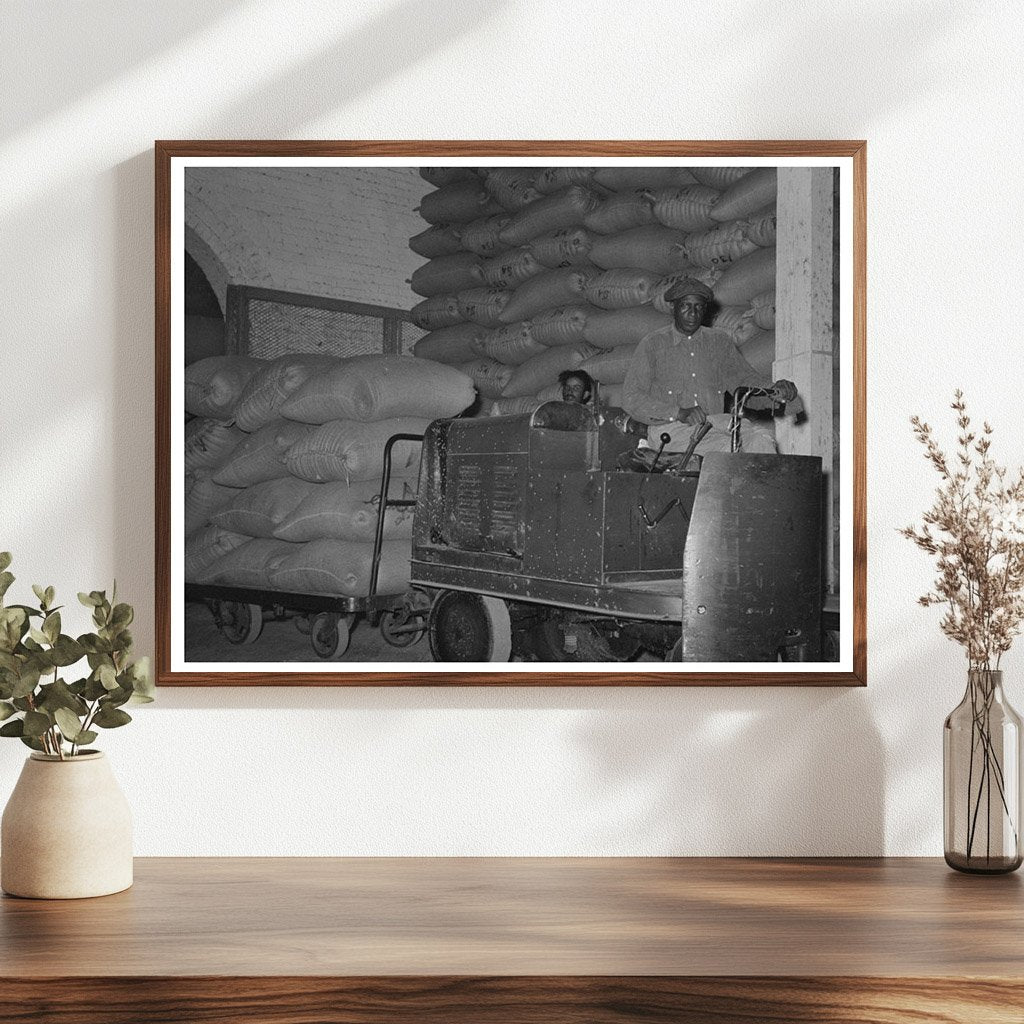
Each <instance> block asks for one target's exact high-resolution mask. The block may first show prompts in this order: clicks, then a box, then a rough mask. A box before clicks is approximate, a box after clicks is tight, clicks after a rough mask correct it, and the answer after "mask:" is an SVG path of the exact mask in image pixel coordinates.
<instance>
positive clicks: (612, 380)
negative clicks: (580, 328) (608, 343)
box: [580, 345, 636, 384]
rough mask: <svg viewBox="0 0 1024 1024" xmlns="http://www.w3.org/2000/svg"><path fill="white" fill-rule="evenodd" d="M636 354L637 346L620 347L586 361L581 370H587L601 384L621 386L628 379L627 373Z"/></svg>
mask: <svg viewBox="0 0 1024 1024" xmlns="http://www.w3.org/2000/svg"><path fill="white" fill-rule="evenodd" d="M634 352H636V345H619V346H618V347H617V348H613V349H609V350H608V351H607V352H600V353H598V354H597V355H595V356H591V357H590V358H589V359H586V360H584V361H583V363H581V364H580V369H581V370H586V371H587V373H589V374H590V376H591V377H593V378H594V380H596V381H598V382H599V383H601V384H621V383H622V382H623V381H624V380H625V379H626V371H627V370H628V369H629V364H630V363H631V362H632V361H633V354H634Z"/></svg>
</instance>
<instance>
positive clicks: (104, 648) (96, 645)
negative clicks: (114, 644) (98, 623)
mask: <svg viewBox="0 0 1024 1024" xmlns="http://www.w3.org/2000/svg"><path fill="white" fill-rule="evenodd" d="M78 644H79V646H80V647H81V648H82V650H83V651H88V652H89V653H90V654H109V653H110V652H111V650H112V648H111V646H110V641H109V640H107V639H106V638H105V637H102V636H97V635H96V634H95V633H83V634H82V635H81V636H80V637H79V638H78ZM90 664H91V662H90ZM92 667H93V668H95V667H96V666H95V665H93V666H92Z"/></svg>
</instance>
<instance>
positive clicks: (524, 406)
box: [490, 395, 544, 416]
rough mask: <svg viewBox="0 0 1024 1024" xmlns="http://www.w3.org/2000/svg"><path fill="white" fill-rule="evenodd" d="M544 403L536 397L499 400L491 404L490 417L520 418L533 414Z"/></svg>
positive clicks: (527, 396) (528, 396) (524, 396)
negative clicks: (525, 414)
mask: <svg viewBox="0 0 1024 1024" xmlns="http://www.w3.org/2000/svg"><path fill="white" fill-rule="evenodd" d="M543 404H544V403H543V402H542V401H541V400H540V399H539V398H538V397H537V396H536V395H523V396H522V397H521V398H499V399H497V400H496V401H494V402H492V403H491V411H490V415H491V416H522V415H523V413H528V412H533V410H534V409H539V408H540V407H541V406H542V405H543Z"/></svg>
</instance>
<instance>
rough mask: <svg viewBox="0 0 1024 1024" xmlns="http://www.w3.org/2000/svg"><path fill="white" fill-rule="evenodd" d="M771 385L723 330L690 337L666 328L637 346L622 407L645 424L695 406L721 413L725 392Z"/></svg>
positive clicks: (703, 330)
mask: <svg viewBox="0 0 1024 1024" xmlns="http://www.w3.org/2000/svg"><path fill="white" fill-rule="evenodd" d="M771 383H772V382H771V380H770V379H769V378H767V377H765V376H763V375H762V374H760V373H758V372H757V371H756V370H755V369H754V368H753V367H752V366H751V365H750V363H748V362H747V361H746V359H744V358H743V355H742V354H741V353H740V350H739V349H738V348H737V347H736V345H735V344H734V343H733V340H732V338H731V337H730V336H729V335H728V334H726V333H725V331H718V330H715V329H714V328H713V327H698V328H697V331H696V333H695V334H694V335H693V337H691V338H688V337H686V335H685V334H683V333H682V331H680V330H678V329H677V328H676V326H675V325H674V324H669V325H667V326H666V327H659V328H658V329H657V330H656V331H652V332H651V333H650V334H648V335H647V336H646V337H645V338H643V339H642V340H641V342H640V343H639V344H638V345H637V347H636V353H635V354H634V356H633V361H632V362H631V363H630V364H629V369H628V370H627V371H626V379H625V381H624V382H623V384H622V408H623V409H625V410H626V412H628V413H629V415H630V416H632V417H633V418H634V419H637V420H640V421H641V422H643V423H666V422H671V421H672V420H674V419H676V418H677V416H678V415H679V410H680V409H686V408H689V407H691V406H694V405H699V406H700V407H701V408H702V409H703V410H704V411H705V412H706V413H708V414H709V415H712V414H715V413H721V412H724V411H725V393H726V392H727V391H733V392H734V391H735V390H736V388H738V387H743V386H746V387H768V386H769V385H770V384H771ZM753 404H754V403H753V402H752V403H751V406H753Z"/></svg>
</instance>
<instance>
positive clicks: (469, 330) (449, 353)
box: [412, 324, 487, 366]
mask: <svg viewBox="0 0 1024 1024" xmlns="http://www.w3.org/2000/svg"><path fill="white" fill-rule="evenodd" d="M486 330H487V328H486V327H481V326H480V325H479V324H455V325H454V326H453V327H442V328H441V329H440V330H439V331H431V332H430V333H429V334H424V335H423V337H422V338H420V340H419V341H417V342H416V344H415V345H413V347H412V352H413V355H414V356H416V358H417V359H432V360H433V361H434V362H435V363H445V364H446V365H448V366H457V365H458V364H459V363H464V362H465V361H466V360H467V359H472V358H473V356H475V355H476V354H477V350H476V349H475V348H474V347H473V342H474V341H476V339H477V338H478V337H479V336H480V335H481V334H483V333H484V332H485V331H486Z"/></svg>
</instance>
